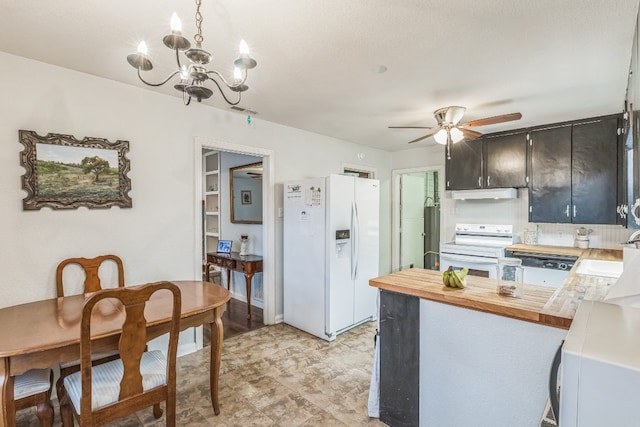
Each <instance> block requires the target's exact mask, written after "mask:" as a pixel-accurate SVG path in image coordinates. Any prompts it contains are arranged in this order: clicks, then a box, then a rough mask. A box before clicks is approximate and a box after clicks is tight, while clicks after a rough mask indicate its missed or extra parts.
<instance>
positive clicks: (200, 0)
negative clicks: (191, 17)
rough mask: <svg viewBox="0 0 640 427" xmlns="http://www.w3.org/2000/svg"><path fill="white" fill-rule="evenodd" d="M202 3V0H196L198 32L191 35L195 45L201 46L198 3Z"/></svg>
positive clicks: (200, 21) (200, 18)
mask: <svg viewBox="0 0 640 427" xmlns="http://www.w3.org/2000/svg"><path fill="white" fill-rule="evenodd" d="M201 4H202V0H196V28H197V29H198V32H197V33H196V35H194V36H193V39H194V40H195V42H196V45H198V46H201V45H202V41H203V40H204V37H202V14H201V13H200V5H201Z"/></svg>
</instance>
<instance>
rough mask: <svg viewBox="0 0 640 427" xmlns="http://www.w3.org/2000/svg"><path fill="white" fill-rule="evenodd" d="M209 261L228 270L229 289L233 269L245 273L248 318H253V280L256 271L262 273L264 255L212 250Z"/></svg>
mask: <svg viewBox="0 0 640 427" xmlns="http://www.w3.org/2000/svg"><path fill="white" fill-rule="evenodd" d="M207 262H208V263H211V264H213V265H216V266H218V267H220V268H224V269H225V270H226V272H227V289H230V288H231V271H232V270H233V271H237V272H240V273H243V274H244V280H245V284H246V287H247V319H251V281H252V280H253V276H254V275H255V274H256V273H262V256H260V255H240V254H239V253H238V252H231V253H230V254H221V253H217V252H210V253H208V254H207Z"/></svg>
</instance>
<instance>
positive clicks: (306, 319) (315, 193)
mask: <svg viewBox="0 0 640 427" xmlns="http://www.w3.org/2000/svg"><path fill="white" fill-rule="evenodd" d="M325 189H326V188H325V180H324V179H323V178H318V179H307V180H301V181H292V182H286V183H285V184H284V203H283V207H284V218H283V227H282V228H283V239H282V245H283V267H284V268H283V282H284V285H283V292H284V295H283V302H284V321H285V323H287V324H289V325H291V326H295V327H296V328H298V329H302V330H303V331H306V332H309V333H311V334H314V335H316V336H318V337H324V333H325V310H324V298H325V276H324V273H325V264H324V257H325V226H326V224H325V213H326V199H325V197H324V192H325Z"/></svg>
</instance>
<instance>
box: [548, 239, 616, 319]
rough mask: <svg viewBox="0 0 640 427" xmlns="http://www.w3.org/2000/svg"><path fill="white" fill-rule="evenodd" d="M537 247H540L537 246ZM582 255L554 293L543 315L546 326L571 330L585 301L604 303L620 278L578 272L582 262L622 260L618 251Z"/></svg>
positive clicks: (604, 250)
mask: <svg viewBox="0 0 640 427" xmlns="http://www.w3.org/2000/svg"><path fill="white" fill-rule="evenodd" d="M536 246H537V245H536ZM574 249H575V248H574ZM580 250H581V251H582V254H581V255H580V257H579V258H578V260H577V261H576V262H575V264H574V265H573V268H572V269H571V271H570V272H569V275H568V276H567V278H566V279H564V282H563V283H562V286H560V287H559V288H558V289H556V290H555V292H554V293H553V295H552V296H551V298H549V301H547V303H546V304H545V305H544V307H543V308H542V311H541V313H540V316H541V318H542V319H543V321H544V322H545V323H546V324H550V323H551V324H553V323H554V322H560V323H558V324H557V325H556V326H558V327H561V328H566V329H569V326H571V320H572V319H573V316H574V315H575V314H576V310H577V309H578V305H580V301H582V300H583V299H587V300H592V301H602V299H603V298H604V297H605V296H606V295H607V292H608V291H609V287H610V286H611V285H613V284H615V283H616V281H617V280H618V279H616V278H612V277H601V276H588V275H584V274H578V273H576V270H577V269H578V266H579V265H580V261H582V260H583V259H602V260H607V261H622V251H621V250H618V249H580Z"/></svg>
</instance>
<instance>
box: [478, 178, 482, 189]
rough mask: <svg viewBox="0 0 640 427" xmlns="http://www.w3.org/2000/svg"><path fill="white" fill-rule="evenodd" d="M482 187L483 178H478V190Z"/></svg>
mask: <svg viewBox="0 0 640 427" xmlns="http://www.w3.org/2000/svg"><path fill="white" fill-rule="evenodd" d="M480 187H482V177H481V176H479V177H478V188H480Z"/></svg>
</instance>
